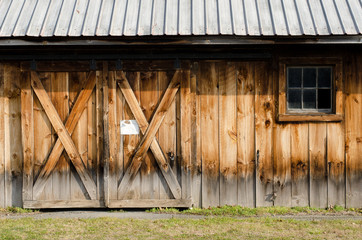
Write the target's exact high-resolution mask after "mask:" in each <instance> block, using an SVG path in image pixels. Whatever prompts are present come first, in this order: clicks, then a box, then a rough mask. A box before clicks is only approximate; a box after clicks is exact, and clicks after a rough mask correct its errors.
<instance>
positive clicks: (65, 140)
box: [31, 71, 96, 199]
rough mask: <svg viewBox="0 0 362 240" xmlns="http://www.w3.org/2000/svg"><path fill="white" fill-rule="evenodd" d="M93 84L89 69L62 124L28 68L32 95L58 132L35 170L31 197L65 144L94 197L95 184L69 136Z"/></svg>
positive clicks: (43, 182) (94, 197)
mask: <svg viewBox="0 0 362 240" xmlns="http://www.w3.org/2000/svg"><path fill="white" fill-rule="evenodd" d="M95 84H96V74H95V72H90V74H89V76H88V79H87V82H86V85H85V86H84V87H83V89H82V90H81V92H80V94H79V96H78V98H77V100H76V102H75V104H74V106H73V109H72V111H71V113H70V114H69V117H68V119H67V121H66V123H65V126H64V124H63V122H62V120H61V119H60V117H59V115H58V112H57V110H56V109H55V107H54V105H53V103H52V102H51V100H50V98H49V96H48V94H47V92H46V90H45V89H44V86H43V84H42V83H41V81H40V79H39V77H38V75H37V73H36V72H34V71H33V72H31V86H32V88H33V90H34V92H35V94H36V96H37V97H38V99H39V101H40V104H41V105H42V106H43V108H44V111H45V113H46V115H47V116H48V118H49V121H50V123H51V124H52V126H53V128H54V130H55V131H56V133H57V134H58V139H57V141H56V143H55V145H54V147H53V149H52V151H51V153H50V155H49V158H48V160H47V162H46V163H45V166H44V167H43V168H42V170H41V172H40V173H39V176H38V178H37V180H36V182H35V184H34V187H33V189H34V191H33V193H34V194H35V197H36V196H37V195H39V194H40V193H41V192H42V190H43V189H44V186H45V183H46V181H47V179H48V178H49V176H50V175H51V173H52V171H53V170H54V168H55V166H56V164H57V162H58V160H59V157H60V156H61V154H62V152H63V150H64V148H65V151H66V152H67V154H68V156H69V159H70V160H71V162H72V163H73V165H74V167H75V169H76V171H77V173H78V174H79V177H80V178H81V180H82V182H83V184H84V186H85V188H86V190H87V192H88V194H89V196H90V198H91V199H96V185H95V183H94V181H93V179H92V177H91V175H90V174H89V172H88V170H87V168H86V166H85V165H84V161H82V158H81V155H80V154H79V152H78V150H77V148H76V146H75V145H74V142H73V140H72V138H71V134H72V133H73V131H74V129H75V127H76V125H77V122H78V120H79V119H80V117H81V115H82V113H83V110H84V108H85V104H86V103H87V102H88V100H89V98H90V96H91V94H92V92H93V89H94V87H95Z"/></svg>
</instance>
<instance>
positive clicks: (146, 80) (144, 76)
mask: <svg viewBox="0 0 362 240" xmlns="http://www.w3.org/2000/svg"><path fill="white" fill-rule="evenodd" d="M157 85H158V84H157V74H156V72H142V73H141V93H140V98H141V108H142V110H143V113H144V114H145V116H146V119H147V121H148V122H150V121H151V117H152V115H153V112H154V110H155V109H156V107H157V103H158V92H157V87H158V86H157ZM140 172H141V198H144V199H157V198H159V177H158V166H157V163H156V160H155V159H154V157H153V154H152V152H151V150H149V151H148V152H147V155H146V156H145V159H144V160H143V162H142V165H141V168H140Z"/></svg>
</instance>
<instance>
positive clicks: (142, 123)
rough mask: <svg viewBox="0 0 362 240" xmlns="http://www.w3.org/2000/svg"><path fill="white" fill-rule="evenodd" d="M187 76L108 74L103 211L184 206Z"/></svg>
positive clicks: (185, 73)
mask: <svg viewBox="0 0 362 240" xmlns="http://www.w3.org/2000/svg"><path fill="white" fill-rule="evenodd" d="M189 75H190V74H189V72H188V71H182V70H176V71H175V70H173V71H168V72H166V71H165V72H163V71H152V72H142V71H140V72H138V71H133V72H126V71H125V72H123V71H110V72H109V76H108V79H109V84H108V85H109V89H108V121H109V126H108V127H109V146H110V157H109V166H108V167H107V168H108V172H107V173H106V181H107V189H106V204H107V206H108V207H113V208H117V207H121V208H122V207H188V206H190V203H191V200H190V194H189V193H188V192H190V191H189V190H190V189H189V188H188V187H187V186H189V184H188V181H189V175H188V169H187V166H188V161H189V159H190V157H189V155H190V149H189V148H188V147H187V146H189V145H190V144H191V141H190V138H189V137H188V135H189V134H191V133H190V131H191V128H190V129H188V128H189V127H190V122H189V121H188V119H189V118H190V112H189V111H188V110H187V109H189V107H190V105H188V104H187V103H186V101H187V98H188V97H189V91H190V88H189V85H190V78H189ZM182 116H183V117H182ZM137 127H138V128H139V129H137ZM183 132H185V133H183ZM186 138H188V140H187V139H186Z"/></svg>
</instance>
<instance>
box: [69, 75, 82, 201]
mask: <svg viewBox="0 0 362 240" xmlns="http://www.w3.org/2000/svg"><path fill="white" fill-rule="evenodd" d="M68 81H69V83H68V84H69V103H68V104H69V105H68V106H69V108H72V106H73V105H74V103H75V101H76V100H77V97H78V95H79V92H80V91H81V88H82V86H83V85H84V82H85V81H86V73H85V72H71V73H69V80H68ZM68 111H69V110H68ZM63 121H64V120H63ZM72 140H73V142H74V145H75V146H76V148H77V150H78V152H79V154H80V156H81V158H82V161H83V162H84V165H85V166H87V165H88V164H87V162H88V160H87V157H88V143H87V140H88V109H87V107H86V108H85V109H84V111H83V112H82V114H81V116H80V118H79V120H78V123H77V125H76V127H75V128H74V131H73V134H72ZM68 163H69V164H71V163H70V161H69V162H68ZM70 166H71V168H70V169H71V171H70V175H69V179H70V188H71V189H70V198H71V200H86V199H87V198H86V195H85V194H86V193H87V190H86V189H85V188H84V186H83V183H82V181H81V179H80V178H79V176H78V173H77V171H76V170H75V168H74V167H73V166H72V165H70ZM70 169H69V170H70Z"/></svg>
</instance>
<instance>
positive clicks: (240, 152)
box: [0, 55, 362, 207]
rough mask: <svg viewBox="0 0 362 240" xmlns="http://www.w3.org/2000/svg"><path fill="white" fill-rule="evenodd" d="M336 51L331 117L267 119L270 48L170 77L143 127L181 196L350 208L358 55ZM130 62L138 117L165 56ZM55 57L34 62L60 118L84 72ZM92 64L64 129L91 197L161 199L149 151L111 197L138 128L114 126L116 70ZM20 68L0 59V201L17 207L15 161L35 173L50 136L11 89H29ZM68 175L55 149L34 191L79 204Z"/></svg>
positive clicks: (273, 77)
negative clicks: (173, 86) (159, 114)
mask: <svg viewBox="0 0 362 240" xmlns="http://www.w3.org/2000/svg"><path fill="white" fill-rule="evenodd" d="M342 58H343V74H342V75H341V76H337V77H340V78H341V79H343V81H342V83H343V86H338V88H342V89H343V88H344V90H343V94H342V96H341V98H342V101H341V102H342V104H343V109H344V119H343V121H341V122H319V123H316V122H288V123H285V122H284V123H279V122H278V121H277V120H276V114H277V111H278V105H277V104H276V103H277V100H278V94H279V92H278V76H279V75H278V73H277V71H278V70H277V67H276V66H277V65H278V63H277V62H276V60H274V58H273V59H270V60H268V61H239V62H235V61H233V62H231V61H230V62H228V61H198V62H194V63H192V64H191V67H190V70H189V68H185V69H184V71H183V72H182V80H181V87H180V89H179V91H178V93H177V95H176V96H175V99H174V100H173V102H172V103H171V105H170V108H169V109H168V111H167V114H166V115H165V116H164V119H163V122H162V124H161V126H160V128H159V130H158V132H157V134H156V135H155V136H156V139H157V142H158V144H159V146H160V148H161V149H162V150H163V152H164V154H165V156H166V159H167V164H169V166H170V167H171V168H172V170H173V172H174V173H175V177H176V179H177V182H178V184H179V185H180V186H181V188H182V191H181V193H182V198H187V197H189V196H190V195H191V197H192V203H193V204H194V205H195V206H202V207H209V206H218V205H225V204H228V205H242V206H249V207H258V206H272V205H280V206H312V207H327V206H330V205H341V206H347V207H362V201H361V199H362V157H361V156H362V140H361V139H362V123H361V116H362V74H361V69H362V65H361V63H362V58H361V56H357V55H350V56H346V57H342ZM275 59H276V58H275ZM142 64H143V63H141V62H139V63H137V64H132V63H127V62H125V63H124V66H123V67H124V73H125V76H126V78H127V79H128V81H129V84H130V86H131V88H132V91H133V93H134V95H135V97H136V100H137V101H138V103H139V104H140V107H141V109H142V113H143V114H144V116H145V117H146V119H147V121H150V119H151V118H152V116H153V114H154V111H155V109H156V108H157V106H158V105H159V103H160V101H161V98H162V96H163V94H164V92H165V89H166V88H167V86H168V84H169V82H170V81H171V79H172V76H173V74H174V72H175V70H173V69H172V68H173V63H172V62H167V63H166V64H163V65H162V64H161V65H162V67H158V66H159V65H158V63H157V62H155V63H154V64H151V65H149V64H148V65H147V66H143V65H142ZM110 66H111V65H110ZM38 68H39V69H40V68H42V65H41V64H39V65H38ZM63 68H64V66H63V67H62V68H61V69H55V70H54V71H51V72H47V71H45V70H44V71H42V72H40V73H39V77H40V78H41V81H42V83H43V85H44V88H45V89H46V91H47V92H48V94H49V97H50V98H51V101H52V103H53V104H54V106H55V108H56V110H57V111H58V113H59V116H60V118H61V119H62V120H63V121H66V119H67V116H69V114H70V112H71V109H72V107H73V104H74V102H75V100H76V98H77V96H78V93H79V91H80V90H81V86H82V84H83V83H84V81H85V80H86V79H87V74H88V72H86V71H85V70H84V71H83V70H82V71H79V72H74V71H73V72H72V71H70V72H64V71H63V70H62V69H63ZM102 71H103V72H102ZM104 74H105V73H104V69H102V68H100V69H99V71H97V73H96V77H97V84H96V87H95V90H94V92H93V93H92V94H91V96H90V99H89V101H88V102H87V106H86V108H85V110H84V112H83V113H82V115H81V116H80V118H79V124H78V126H77V127H76V128H75V129H74V133H73V135H72V140H73V141H74V144H75V146H76V148H77V150H78V151H79V153H80V154H81V156H82V160H83V161H84V164H85V165H86V167H87V169H88V170H89V171H90V172H91V176H92V179H93V180H94V182H96V183H98V184H97V199H98V200H100V201H103V196H104V192H105V190H107V191H108V193H109V194H108V195H107V196H108V197H109V199H110V201H112V200H123V199H128V200H135V201H137V200H141V199H154V200H155V201H156V202H154V204H158V203H157V201H159V202H163V203H166V200H168V199H172V198H173V193H172V191H171V189H170V188H169V186H168V183H167V180H166V179H165V178H163V175H162V172H161V170H160V168H159V166H158V164H157V162H156V160H155V158H154V155H153V154H152V153H151V151H150V150H149V151H148V153H147V157H146V161H145V162H144V163H143V164H142V165H141V167H140V171H139V172H138V173H137V174H136V176H135V178H134V180H133V182H132V185H131V186H130V188H129V191H128V192H127V193H126V194H125V195H124V196H122V197H120V196H119V192H118V191H117V188H118V185H119V183H120V181H121V179H122V178H123V176H124V173H125V171H126V169H127V168H128V166H129V165H130V159H131V158H132V156H133V153H134V150H135V149H136V148H137V146H138V143H139V142H140V139H141V138H142V135H140V136H141V137H140V136H135V135H129V136H127V135H125V136H121V135H120V134H119V133H120V120H130V119H135V116H134V115H133V113H132V111H131V108H130V106H129V104H128V103H127V101H126V99H125V97H124V95H123V94H122V92H121V90H120V88H119V86H118V81H119V74H120V73H119V71H114V70H113V69H112V68H111V67H110V71H109V72H107V74H106V75H104ZM27 77H30V76H29V75H27V74H24V73H22V72H21V70H20V65H19V64H17V63H1V64H0V116H1V119H0V207H4V206H22V205H23V203H22V200H23V197H24V198H29V199H34V197H33V196H32V192H26V191H25V192H24V193H22V188H23V183H24V186H26V185H31V183H29V181H27V180H24V182H23V166H24V171H26V176H30V175H29V171H31V169H33V170H32V171H33V173H34V175H35V176H36V175H37V174H38V173H39V169H40V166H41V164H42V163H43V161H44V159H45V158H46V157H47V156H48V155H49V151H50V150H51V146H53V145H54V143H55V141H56V139H57V136H56V134H55V132H54V129H53V127H52V125H51V123H50V121H49V120H48V118H47V117H46V114H45V113H44V110H43V107H42V106H41V104H40V102H39V101H38V100H37V99H36V97H35V96H34V102H33V106H32V108H33V109H34V112H33V114H31V113H30V112H26V111H25V110H24V109H25V108H26V106H25V105H23V106H22V105H21V97H23V98H24V99H26V98H27V97H28V98H30V99H31V96H32V95H31V96H29V95H26V93H27V94H29V92H27V91H26V89H27V88H28V87H29V86H28V87H27V85H26V83H24V82H22V80H23V79H26V78H27ZM107 77H108V78H107ZM102 81H107V82H108V89H107V102H108V106H107V108H108V111H107V113H108V115H107V117H108V123H109V124H108V125H107V126H106V127H107V128H106V129H107V132H108V137H109V142H110V143H113V144H110V146H109V153H110V156H109V160H108V163H109V174H108V175H107V174H106V176H107V177H108V179H107V183H108V185H105V186H106V189H104V188H103V181H104V179H103V172H102V171H103V164H104V162H103V149H102V148H103V144H102V142H103V125H104V122H103V113H102V112H103V107H104V106H103V104H104V99H103V94H102V84H103V83H102ZM30 94H31V92H30ZM22 108H23V110H22ZM31 119H33V121H31ZM29 121H30V122H29ZM29 123H32V124H33V125H31V124H29ZM22 125H23V126H29V129H31V128H33V129H34V132H33V135H24V136H28V138H26V139H25V138H24V137H23V138H22V132H21V129H22ZM31 139H34V140H33V142H32V140H31ZM22 145H24V146H27V147H28V148H29V149H33V151H34V154H33V155H29V154H28V152H27V151H24V150H23V148H22ZM23 155H24V157H23ZM173 156H174V157H173ZM27 159H28V160H29V159H34V160H33V161H34V164H33V165H27V163H28V162H29V161H28V160H27ZM188 176H190V177H191V178H190V179H188ZM30 177H31V176H30ZM60 182H61V183H62V185H61V187H60V185H59V183H60ZM79 183H80V179H79V177H78V175H77V174H76V171H75V169H74V167H73V165H72V164H69V158H68V157H67V154H65V152H63V155H62V157H61V160H60V161H59V162H58V163H57V165H56V167H55V171H54V172H53V174H52V176H51V177H50V178H49V179H48V180H47V182H46V184H45V186H44V191H43V192H42V193H41V194H39V196H37V198H36V199H37V200H59V201H60V200H64V201H70V202H72V201H74V202H77V204H81V202H82V201H84V200H86V199H87V198H88V197H87V195H85V194H84V192H85V189H83V188H84V187H83V185H82V184H79ZM185 186H188V187H187V188H185ZM25 189H29V186H28V187H26V188H25ZM107 191H106V192H107ZM152 203H153V202H148V203H147V204H152ZM98 205H99V204H98ZM44 206H45V205H44ZM87 206H88V205H85V206H84V207H87ZM92 206H94V205H92ZM99 206H101V205H99Z"/></svg>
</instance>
